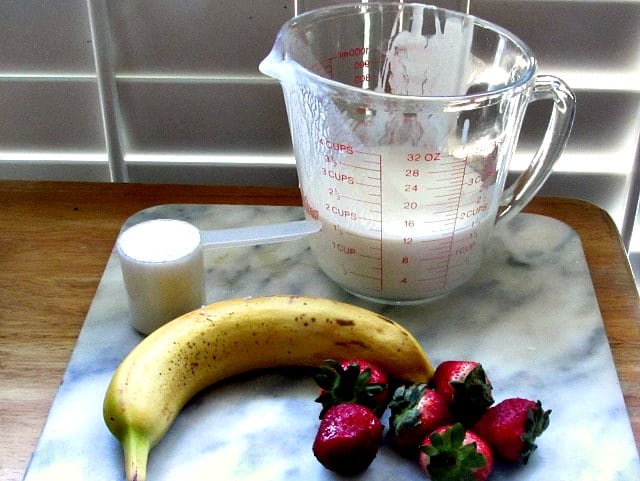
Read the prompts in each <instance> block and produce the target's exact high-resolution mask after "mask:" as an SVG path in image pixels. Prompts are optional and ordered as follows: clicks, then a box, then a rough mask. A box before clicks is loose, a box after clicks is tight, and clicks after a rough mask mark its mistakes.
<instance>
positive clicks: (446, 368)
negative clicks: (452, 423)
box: [432, 361, 493, 426]
mask: <svg viewBox="0 0 640 481" xmlns="http://www.w3.org/2000/svg"><path fill="white" fill-rule="evenodd" d="M432 382H433V386H434V389H435V390H436V391H438V392H439V393H440V394H441V395H442V396H443V397H444V398H445V399H446V401H447V403H448V404H449V409H450V410H451V413H452V414H453V415H454V417H455V418H456V419H457V420H459V421H460V422H462V424H463V425H465V426H471V425H472V424H473V423H474V422H475V421H477V420H478V418H479V417H480V416H481V415H482V413H483V412H484V411H486V409H487V408H488V407H489V406H491V405H492V404H493V396H492V394H491V391H492V386H491V381H489V378H487V376H486V374H485V372H484V368H483V367H482V364H480V363H479V362H476V361H445V362H443V363H441V364H439V365H438V367H437V368H436V370H435V373H434V374H433V381H432Z"/></svg>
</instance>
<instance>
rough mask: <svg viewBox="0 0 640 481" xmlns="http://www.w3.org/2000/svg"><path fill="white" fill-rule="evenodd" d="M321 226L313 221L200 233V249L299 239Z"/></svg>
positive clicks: (316, 230)
mask: <svg viewBox="0 0 640 481" xmlns="http://www.w3.org/2000/svg"><path fill="white" fill-rule="evenodd" d="M321 227H322V224H321V223H320V222H319V221H317V220H313V219H308V220H297V221H292V222H282V223H278V224H266V225H256V226H250V227H234V228H231V229H216V230H204V231H200V238H201V244H202V247H204V248H208V247H217V248H221V247H240V246H251V245H258V244H272V243H275V242H285V241H292V240H296V239H301V238H302V237H306V236H308V235H309V234H313V233H314V232H318V231H319V230H320V228H321Z"/></svg>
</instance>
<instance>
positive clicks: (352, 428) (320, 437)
mask: <svg viewBox="0 0 640 481" xmlns="http://www.w3.org/2000/svg"><path fill="white" fill-rule="evenodd" d="M383 429H384V428H383V426H382V423H381V422H380V419H379V418H378V416H377V415H376V414H375V413H374V412H373V411H372V410H371V409H369V408H367V407H365V406H362V405H360V404H354V403H343V404H338V405H336V406H333V407H331V408H329V409H328V410H327V412H326V414H325V416H324V417H323V418H322V420H321V421H320V427H319V429H318V433H317V434H316V438H315V441H314V442H313V454H314V455H315V457H316V458H317V459H318V461H320V463H322V465H323V466H324V467H325V468H327V469H330V470H331V471H335V472H336V473H339V474H348V475H352V474H358V473H360V472H362V471H364V470H365V469H367V468H368V467H369V465H370V464H371V463H372V462H373V459H374V458H375V457H376V455H377V453H378V448H379V447H380V444H381V441H382V432H383Z"/></svg>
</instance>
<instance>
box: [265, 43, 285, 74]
mask: <svg viewBox="0 0 640 481" xmlns="http://www.w3.org/2000/svg"><path fill="white" fill-rule="evenodd" d="M279 43H281V42H280V41H276V44H275V45H274V46H273V48H272V49H271V52H269V55H267V56H266V57H265V58H264V59H263V60H262V61H261V62H260V64H259V65H258V70H260V72H262V73H263V74H265V75H268V76H269V77H273V78H275V79H278V80H282V78H283V77H284V72H285V70H286V63H287V62H286V60H285V58H284V51H283V50H282V49H281V48H280V47H279V45H278V44H279Z"/></svg>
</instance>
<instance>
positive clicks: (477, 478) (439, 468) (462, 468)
mask: <svg viewBox="0 0 640 481" xmlns="http://www.w3.org/2000/svg"><path fill="white" fill-rule="evenodd" d="M419 463H420V467H421V468H422V470H423V471H424V472H425V473H427V475H428V476H429V477H430V478H431V479H433V481H484V480H485V479H487V478H488V477H489V475H490V474H491V471H492V470H493V453H492V452H491V449H490V448H489V445H488V444H487V443H485V442H484V441H483V440H482V439H481V438H479V437H478V436H477V435H475V434H474V433H472V432H471V431H465V429H464V428H463V427H462V424H460V423H456V424H454V425H453V426H443V427H440V428H438V429H436V430H435V431H434V432H433V433H432V434H431V435H429V436H427V438H426V439H425V440H424V442H423V444H422V446H421V447H420V458H419Z"/></svg>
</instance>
